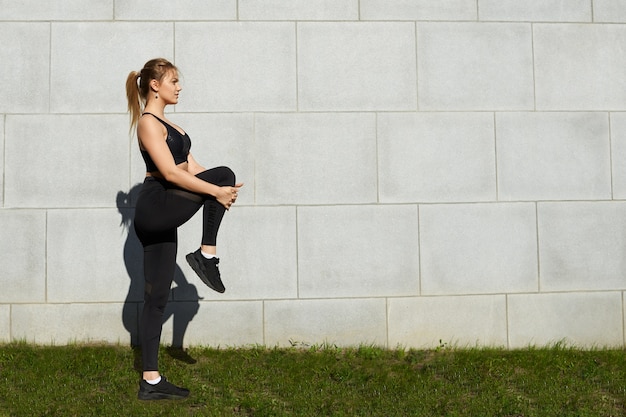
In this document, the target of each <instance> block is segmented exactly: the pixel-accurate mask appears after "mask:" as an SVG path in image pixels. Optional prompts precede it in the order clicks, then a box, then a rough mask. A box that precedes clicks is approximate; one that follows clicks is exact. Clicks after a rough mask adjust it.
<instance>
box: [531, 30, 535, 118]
mask: <svg viewBox="0 0 626 417" xmlns="http://www.w3.org/2000/svg"><path fill="white" fill-rule="evenodd" d="M530 54H531V58H532V69H533V110H534V111H537V79H536V74H535V25H534V23H531V24H530Z"/></svg>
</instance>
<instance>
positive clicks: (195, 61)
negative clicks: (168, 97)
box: [176, 22, 296, 112]
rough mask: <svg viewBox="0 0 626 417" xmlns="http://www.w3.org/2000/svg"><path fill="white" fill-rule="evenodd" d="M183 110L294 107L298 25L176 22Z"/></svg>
mask: <svg viewBox="0 0 626 417" xmlns="http://www.w3.org/2000/svg"><path fill="white" fill-rule="evenodd" d="M176 57H177V59H176V64H177V65H178V66H179V68H180V70H181V72H182V82H183V88H184V90H183V92H182V93H181V94H182V95H181V100H180V102H179V104H178V105H177V110H179V111H192V112H201V111H205V112H211V111H227V112H228V111H292V110H295V109H296V32H295V28H294V23H286V22H285V23H282V22H278V23H276V22H267V23H263V22H246V23H226V22H217V23H196V22H192V23H178V24H176Z"/></svg>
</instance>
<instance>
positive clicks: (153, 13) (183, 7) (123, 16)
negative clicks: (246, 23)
mask: <svg viewBox="0 0 626 417" xmlns="http://www.w3.org/2000/svg"><path fill="white" fill-rule="evenodd" d="M115 19H116V20H133V21H141V20H152V21H156V20H162V21H166V22H169V21H172V20H174V21H178V20H184V21H189V20H236V19H237V0H211V1H205V0H174V1H170V2H168V4H167V7H154V3H153V2H151V1H149V0H124V1H116V2H115Z"/></svg>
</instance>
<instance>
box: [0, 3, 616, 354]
mask: <svg viewBox="0 0 626 417" xmlns="http://www.w3.org/2000/svg"><path fill="white" fill-rule="evenodd" d="M151 6H152V3H149V2H147V1H146V0H123V1H122V0H106V1H103V0H97V1H96V0H88V1H85V0H80V1H78V0H72V1H66V0H64V1H60V0H45V1H44V0H25V1H21V2H15V1H9V0H0V61H1V62H2V63H3V71H1V72H0V83H2V85H3V88H2V89H1V90H0V91H2V94H0V170H1V171H2V175H0V189H1V192H0V233H1V236H2V239H1V240H0V286H2V288H3V291H1V292H0V341H10V340H16V339H20V340H21V339H23V340H26V341H34V342H37V343H57V344H58V343H66V342H72V341H87V340H104V341H108V342H113V343H116V342H120V343H125V344H126V343H129V342H131V341H132V342H133V343H136V342H137V321H138V316H139V314H140V311H141V300H142V263H141V262H142V259H141V247H140V245H139V243H138V242H137V238H136V236H135V235H134V232H133V230H132V228H129V227H128V226H129V221H130V219H131V218H132V215H133V207H134V204H135V198H136V190H137V184H138V183H139V182H140V181H141V180H142V176H143V170H144V167H143V162H142V161H141V157H140V155H139V153H138V151H137V146H136V144H135V142H134V140H133V138H132V137H131V136H129V134H128V115H127V114H126V101H125V95H124V82H125V79H126V76H127V74H128V72H129V71H131V70H139V69H140V68H141V66H142V65H143V63H144V62H145V61H147V60H148V59H150V58H153V57H157V56H163V57H165V58H168V59H171V60H173V61H174V62H175V63H176V64H177V65H178V66H179V67H180V69H181V78H182V83H183V91H182V95H181V101H180V103H179V104H178V105H177V106H176V108H172V109H171V113H172V114H171V118H172V119H173V120H175V121H176V122H177V123H179V124H180V125H182V126H184V127H185V129H186V130H187V131H188V132H189V134H190V136H191V137H192V141H193V152H194V155H195V156H196V158H197V159H199V160H200V161H201V162H202V163H204V164H205V165H207V166H217V165H228V166H230V167H232V168H233V169H234V170H235V171H236V173H237V176H238V179H239V180H240V181H243V182H244V183H245V184H246V185H245V187H244V188H243V189H242V191H241V194H240V198H239V200H238V204H237V205H236V206H235V207H234V208H233V209H232V210H231V211H230V212H229V213H228V214H227V216H226V218H225V220H224V223H223V226H222V230H221V234H220V236H219V241H218V244H219V255H220V257H221V259H222V262H221V264H220V265H221V270H222V273H223V275H224V280H225V283H226V287H227V291H226V293H225V294H223V295H220V294H217V293H215V292H212V291H211V290H209V289H208V288H206V287H205V286H204V285H203V284H202V283H201V282H200V281H199V280H198V279H197V277H195V275H194V273H193V272H192V271H191V269H190V268H189V267H188V266H187V264H186V262H185V261H184V255H185V254H186V253H187V252H189V251H191V250H194V249H195V248H196V247H197V245H198V244H199V240H200V234H201V233H200V225H201V219H200V216H196V217H194V218H193V219H192V220H191V221H190V222H189V223H188V224H186V225H184V226H183V227H181V228H180V231H179V242H180V249H179V255H178V257H179V262H178V265H179V268H178V269H177V272H176V275H175V284H174V289H173V291H172V296H171V300H172V301H171V303H170V305H169V307H168V310H167V322H166V324H165V327H164V333H163V342H164V343H176V342H180V341H181V340H182V341H183V342H184V343H185V344H187V345H189V344H204V345H213V346H218V345H219V346H243V345H249V344H267V345H270V346H272V345H280V346H288V345H290V344H291V343H302V344H314V343H336V344H340V345H356V344H360V343H374V344H377V345H381V346H387V347H391V348H393V347H396V346H406V347H409V346H414V347H432V346H437V345H439V344H440V343H450V344H456V345H459V346H504V347H508V348H518V347H524V346H527V345H529V344H536V345H544V344H550V343H554V342H557V341H566V342H567V343H572V344H576V345H580V346H624V345H625V325H624V317H625V314H626V305H625V301H624V292H626V266H625V265H626V264H625V263H624V261H623V257H624V253H626V214H625V213H626V205H625V204H626V203H625V201H626V72H625V71H624V68H626V48H624V45H626V3H625V2H623V1H621V0H567V1H565V0H533V1H524V2H519V1H514V0H443V1H442V0H416V1H406V0H332V1H331V0H306V1H305V0H296V1H279V0H215V1H210V2H207V1H200V0H193V1H174V2H170V5H169V6H168V7H151Z"/></svg>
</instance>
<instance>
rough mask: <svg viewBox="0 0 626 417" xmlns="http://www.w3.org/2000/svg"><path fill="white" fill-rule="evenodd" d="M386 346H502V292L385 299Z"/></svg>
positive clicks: (503, 345) (503, 308) (504, 326)
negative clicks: (386, 303)
mask: <svg viewBox="0 0 626 417" xmlns="http://www.w3.org/2000/svg"><path fill="white" fill-rule="evenodd" d="M388 305H389V307H388V315H389V318H388V322H389V347H391V348H393V347H398V346H400V347H404V348H418V349H432V348H437V347H440V346H449V347H459V348H468V347H469V348H471V347H476V346H482V347H484V346H489V347H506V345H507V327H506V326H507V323H506V298H505V296H503V295H489V296H484V295H479V296H459V297H407V298H390V299H389V300H388Z"/></svg>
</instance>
